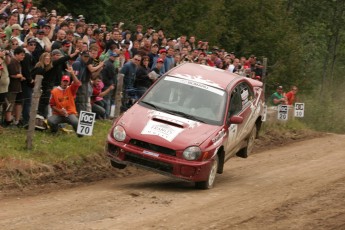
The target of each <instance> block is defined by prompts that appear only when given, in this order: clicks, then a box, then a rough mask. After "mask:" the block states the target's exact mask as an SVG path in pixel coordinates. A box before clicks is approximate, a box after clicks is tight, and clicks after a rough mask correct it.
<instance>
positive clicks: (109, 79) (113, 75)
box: [100, 52, 119, 118]
mask: <svg viewBox="0 0 345 230" xmlns="http://www.w3.org/2000/svg"><path fill="white" fill-rule="evenodd" d="M118 59H119V55H118V54H117V53H116V52H109V58H108V60H106V61H105V62H104V67H103V69H102V70H101V73H100V76H101V78H102V81H103V84H104V87H103V91H105V90H108V89H109V88H111V86H113V87H112V89H111V90H110V92H109V93H107V94H105V95H103V102H104V108H105V116H106V118H109V117H110V108H111V99H112V98H111V97H112V95H115V90H116V85H117V70H116V68H115V65H114V63H115V60H118Z"/></svg>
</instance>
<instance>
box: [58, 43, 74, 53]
mask: <svg viewBox="0 0 345 230" xmlns="http://www.w3.org/2000/svg"><path fill="white" fill-rule="evenodd" d="M71 45H72V44H71V42H70V41H68V40H63V41H62V42H61V47H60V51H61V53H62V55H63V56H68V55H69V54H70V53H69V52H70V48H71Z"/></svg>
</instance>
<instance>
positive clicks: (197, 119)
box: [163, 109, 206, 123]
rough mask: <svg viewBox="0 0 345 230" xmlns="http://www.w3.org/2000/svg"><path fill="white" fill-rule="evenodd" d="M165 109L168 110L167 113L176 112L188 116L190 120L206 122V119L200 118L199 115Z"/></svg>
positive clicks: (175, 113)
mask: <svg viewBox="0 0 345 230" xmlns="http://www.w3.org/2000/svg"><path fill="white" fill-rule="evenodd" d="M163 111H164V112H167V113H170V114H174V115H180V116H181V117H184V118H188V119H190V120H195V121H200V122H202V123H206V122H205V121H204V120H202V119H200V118H197V117H195V116H193V115H190V114H187V113H184V112H180V111H175V110H169V109H164V110H163Z"/></svg>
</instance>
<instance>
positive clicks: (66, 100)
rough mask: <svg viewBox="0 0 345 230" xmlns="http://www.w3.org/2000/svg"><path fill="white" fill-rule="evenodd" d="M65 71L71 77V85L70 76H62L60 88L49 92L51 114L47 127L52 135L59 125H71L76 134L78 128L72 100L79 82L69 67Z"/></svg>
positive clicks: (75, 110)
mask: <svg viewBox="0 0 345 230" xmlns="http://www.w3.org/2000/svg"><path fill="white" fill-rule="evenodd" d="M66 71H67V72H68V73H69V74H70V75H71V76H72V83H71V79H70V76H68V75H64V76H62V78H61V83H60V86H58V87H56V88H54V89H53V90H52V91H51V98H50V100H49V104H50V107H51V108H52V113H53V114H52V116H50V117H48V125H49V127H50V130H51V132H52V133H56V132H57V131H58V129H59V124H61V123H68V124H70V125H72V127H73V129H74V131H75V132H77V128H78V117H77V114H78V113H77V109H76V105H75V101H74V98H75V97H76V94H77V91H78V88H79V87H80V85H81V82H80V81H79V80H78V78H77V77H76V75H75V74H74V71H73V68H72V67H71V66H69V67H68V68H67V69H66ZM78 137H80V136H78Z"/></svg>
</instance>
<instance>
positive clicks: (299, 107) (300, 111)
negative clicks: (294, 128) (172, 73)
mask: <svg viewBox="0 0 345 230" xmlns="http://www.w3.org/2000/svg"><path fill="white" fill-rule="evenodd" d="M295 117H304V103H295Z"/></svg>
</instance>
